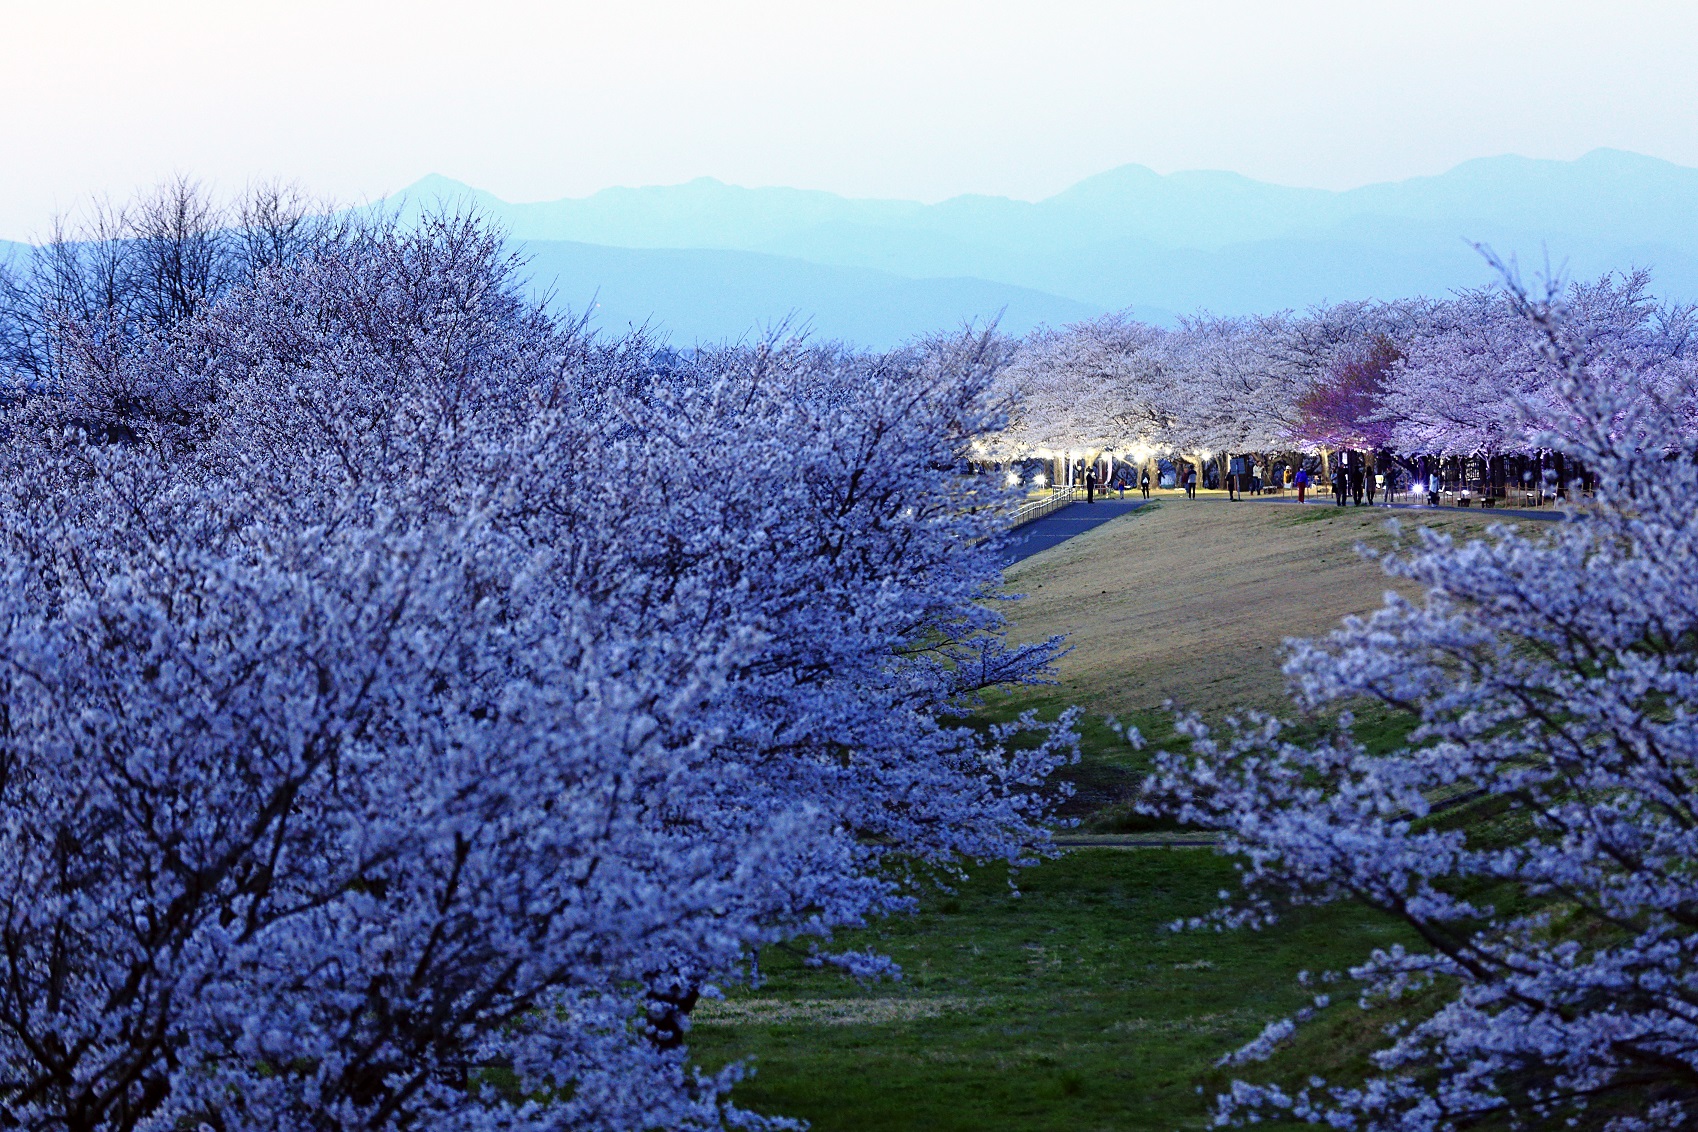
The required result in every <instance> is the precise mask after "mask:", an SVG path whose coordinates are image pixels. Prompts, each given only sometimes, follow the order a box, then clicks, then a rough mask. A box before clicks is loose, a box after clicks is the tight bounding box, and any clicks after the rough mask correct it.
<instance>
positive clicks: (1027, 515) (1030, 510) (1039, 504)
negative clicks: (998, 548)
mask: <svg viewBox="0 0 1698 1132" xmlns="http://www.w3.org/2000/svg"><path fill="white" fill-rule="evenodd" d="M1078 495H1079V489H1078V488H1076V487H1056V488H1051V489H1050V493H1049V495H1047V496H1045V497H1044V498H1043V499H1034V500H1032V501H1031V502H1029V503H1022V504H1021V505H1020V506H1019V507H1018V508H1016V509H1015V511H1014V521H1013V522H1012V523H1010V524H1008V525H1009V526H1010V527H1018V526H1020V525H1021V524H1023V523H1030V522H1031V521H1032V520H1033V519H1041V518H1043V517H1044V516H1045V515H1048V514H1050V513H1051V512H1055V511H1059V510H1061V509H1062V508H1063V507H1065V506H1067V505H1068V504H1069V503H1072V502H1073V501H1074V500H1075V499H1077V498H1078Z"/></svg>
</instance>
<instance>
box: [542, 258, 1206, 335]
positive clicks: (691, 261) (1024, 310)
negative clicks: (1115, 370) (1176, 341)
mask: <svg viewBox="0 0 1698 1132" xmlns="http://www.w3.org/2000/svg"><path fill="white" fill-rule="evenodd" d="M516 250H517V251H518V253H519V254H520V255H522V256H523V257H524V258H525V260H526V265H527V270H528V271H529V273H530V276H531V280H532V283H533V285H534V286H535V287H536V288H537V289H538V290H540V291H545V292H547V293H549V294H550V295H551V297H552V299H553V301H554V304H555V305H556V306H557V307H559V308H561V309H564V310H570V311H574V312H589V313H590V314H591V316H592V322H593V324H594V325H596V326H598V327H600V328H602V329H605V330H608V331H613V332H617V331H620V330H623V329H625V328H626V327H627V326H640V325H644V324H647V325H649V326H650V327H652V328H653V329H655V330H658V331H661V332H663V333H665V334H666V335H667V336H668V337H669V338H670V339H671V340H672V341H673V342H674V343H676V344H679V345H688V344H691V343H696V342H717V341H724V340H736V339H739V338H743V337H745V336H748V335H751V334H758V333H760V332H761V331H762V330H763V329H764V328H766V327H769V326H773V325H776V324H778V323H780V322H783V321H785V320H789V321H790V322H791V324H792V325H793V326H794V327H797V328H800V327H803V326H806V327H807V328H808V329H809V330H810V331H811V332H812V334H813V335H814V336H815V337H817V338H824V339H837V340H843V341H848V342H855V343H859V344H861V345H865V346H873V347H884V346H893V345H896V344H897V343H899V342H902V341H905V340H907V339H909V338H913V337H916V336H919V335H923V334H927V333H931V332H933V331H938V330H950V329H954V328H956V327H958V326H960V325H962V324H963V323H965V322H980V323H982V322H984V321H985V320H987V319H991V318H1000V320H1001V321H1000V325H1001V326H1002V327H1003V328H1004V329H1006V330H1008V331H1010V332H1011V333H1016V334H1022V333H1025V332H1026V331H1027V330H1030V329H1032V328H1033V327H1034V326H1037V325H1039V324H1046V323H1047V324H1049V325H1052V326H1059V325H1062V324H1064V323H1068V322H1076V321H1078V320H1079V319H1082V318H1088V317H1090V316H1091V315H1093V314H1095V313H1098V312H1097V309H1096V308H1095V307H1092V306H1090V305H1088V304H1086V303H1080V302H1075V301H1073V300H1071V299H1063V298H1059V297H1057V296H1055V295H1048V294H1044V293H1042V292H1040V291H1034V290H1030V289H1027V288H1022V287H1013V286H1009V285H1008V284H1005V283H992V282H987V281H986V280H983V279H908V278H904V277H902V276H899V275H893V274H890V273H889V272H884V271H875V270H873V269H870V268H865V267H834V266H828V265H824V264H816V263H808V262H805V261H803V260H799V259H791V258H788V257H785V256H775V255H765V254H762V253H760V252H747V251H732V250H719V249H711V248H619V247H610V246H607V245H604V244H586V243H579V242H575V241H567V240H524V241H520V242H518V243H517V244H516ZM1155 317H1158V318H1159V317H1168V318H1171V317H1172V316H1171V315H1170V314H1168V313H1167V312H1155Z"/></svg>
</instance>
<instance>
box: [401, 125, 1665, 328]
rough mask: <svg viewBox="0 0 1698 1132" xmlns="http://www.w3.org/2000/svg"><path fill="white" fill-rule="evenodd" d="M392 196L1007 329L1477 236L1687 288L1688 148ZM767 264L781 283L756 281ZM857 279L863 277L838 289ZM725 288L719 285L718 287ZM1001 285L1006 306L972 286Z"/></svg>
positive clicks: (1328, 280) (755, 302)
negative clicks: (999, 188)
mask: <svg viewBox="0 0 1698 1132" xmlns="http://www.w3.org/2000/svg"><path fill="white" fill-rule="evenodd" d="M394 199H397V200H399V201H400V202H401V207H402V209H403V210H415V209H419V208H424V207H430V206H433V205H434V204H436V203H439V202H456V203H459V202H467V203H472V204H475V205H476V206H477V207H478V208H479V209H480V210H482V211H483V212H484V213H486V214H487V215H489V216H491V217H492V218H494V219H497V220H499V221H500V222H501V223H503V224H504V225H506V226H507V227H508V228H509V230H510V231H511V232H512V234H513V236H514V237H515V238H516V239H519V240H522V241H526V242H527V243H532V244H534V245H536V246H541V244H542V243H543V242H554V241H570V242H572V243H574V244H577V245H599V246H603V247H609V248H625V249H646V250H656V249H675V250H681V251H707V250H712V251H716V252H742V253H753V254H758V255H763V256H770V257H780V258H782V259H785V260H788V261H792V263H793V264H808V265H813V266H814V267H815V268H836V269H854V270H871V271H876V272H882V273H885V275H886V276H887V277H890V278H889V279H888V280H887V284H886V286H887V287H888V288H892V289H893V290H889V291H888V292H887V294H886V300H875V299H873V295H874V294H875V292H878V290H879V289H878V287H876V286H874V285H873V283H872V281H871V279H872V277H868V276H858V277H856V278H857V279H858V282H857V283H855V284H850V283H849V282H848V281H847V279H845V280H843V281H840V282H839V283H838V284H834V285H833V286H831V287H827V288H826V291H829V292H830V293H831V294H833V295H835V296H837V297H838V298H841V299H843V300H844V301H846V302H851V303H852V304H853V303H855V302H867V301H874V302H875V303H876V302H878V301H887V303H900V301H901V300H898V299H897V298H896V295H897V293H898V292H901V293H905V294H906V295H907V296H908V298H909V300H910V301H912V300H913V299H914V297H915V296H917V295H919V294H922V293H923V294H927V295H932V294H935V295H937V296H938V298H937V299H936V301H933V300H931V299H927V300H926V301H924V302H922V303H920V307H922V308H924V309H925V310H926V312H927V316H928V317H929V315H930V313H931V312H933V311H934V310H937V309H946V308H947V307H948V304H949V302H951V301H961V302H966V303H967V304H968V305H967V306H964V307H962V308H961V309H960V311H959V313H960V316H961V318H973V317H984V316H986V315H990V314H994V313H995V311H996V309H1005V310H1006V311H1007V312H1008V317H1009V328H1010V329H1016V330H1018V329H1024V328H1025V327H1026V326H1028V325H1030V324H1033V323H1034V322H1038V321H1048V320H1049V319H1051V318H1052V317H1055V316H1056V315H1058V314H1059V313H1060V312H1061V311H1064V310H1073V311H1082V312H1089V311H1103V310H1109V309H1119V308H1123V307H1131V308H1132V309H1133V310H1134V312H1135V313H1139V314H1142V315H1143V316H1144V317H1148V318H1150V319H1151V320H1152V321H1158V322H1160V321H1171V320H1172V319H1173V317H1174V316H1173V314H1172V313H1171V312H1175V311H1179V312H1185V311H1193V310H1199V309H1207V310H1210V311H1213V312H1215V313H1219V314H1247V313H1254V312H1262V311H1270V310H1277V309H1282V308H1289V307H1304V306H1307V305H1310V304H1312V303H1317V302H1323V301H1339V300H1345V299H1365V298H1380V299H1391V298H1399V297H1404V296H1409V295H1414V294H1421V293H1427V294H1434V293H1445V292H1448V291H1451V290H1454V289H1457V288H1461V287H1469V286H1477V285H1480V284H1483V283H1488V282H1490V281H1491V279H1492V273H1491V271H1490V270H1489V268H1488V267H1487V266H1486V265H1485V263H1484V262H1483V261H1482V260H1481V258H1480V256H1479V254H1478V253H1477V252H1476V251H1475V250H1474V248H1473V247H1472V246H1471V245H1472V243H1474V242H1478V243H1484V244H1487V245H1489V246H1491V247H1492V248H1493V249H1494V250H1495V251H1497V252H1498V253H1499V254H1500V255H1503V256H1505V257H1506V258H1507V257H1509V256H1515V257H1517V258H1518V260H1519V262H1520V263H1521V264H1522V265H1523V267H1524V268H1526V269H1527V270H1528V272H1529V274H1531V273H1532V272H1533V271H1536V270H1542V269H1543V268H1544V266H1545V263H1546V257H1547V255H1548V256H1549V259H1550V263H1551V265H1552V266H1553V267H1554V268H1556V269H1558V270H1563V271H1565V272H1566V273H1567V275H1568V276H1570V277H1591V276H1596V275H1599V274H1602V273H1603V272H1606V271H1611V270H1622V269H1626V268H1629V267H1634V266H1646V267H1650V268H1651V269H1652V270H1653V272H1654V276H1655V279H1656V283H1657V288H1658V290H1659V292H1660V293H1662V294H1664V295H1666V296H1668V297H1671V298H1680V299H1690V298H1698V169H1690V168H1686V167H1684V166H1679V165H1674V164H1672V163H1670V162H1666V161H1661V160H1658V159H1656V158H1650V157H1643V156H1640V155H1638V154H1632V153H1626V152H1623V151H1620V150H1610V149H1599V150H1594V151H1592V152H1591V153H1588V154H1586V155H1585V156H1583V157H1581V158H1578V159H1576V160H1574V161H1549V160H1536V159H1531V158H1523V157H1514V156H1506V157H1492V158H1482V159H1479V160H1475V161H1468V162H1464V163H1463V164H1461V165H1458V166H1456V167H1455V168H1454V169H1451V170H1450V171H1448V172H1446V173H1442V174H1438V175H1435V176H1426V177H1414V178H1410V179H1408V180H1404V181H1397V182H1388V183H1384V184H1374V185H1367V186H1363V187H1361V188H1357V189H1349V190H1344V191H1332V190H1325V189H1305V188H1291V187H1287V186H1281V185H1270V184H1265V183H1263V182H1259V181H1255V180H1252V179H1250V178H1248V177H1243V176H1240V175H1238V174H1235V173H1224V172H1212V171H1200V172H1181V173H1172V174H1165V175H1164V174H1159V173H1156V172H1154V171H1153V170H1150V169H1147V168H1145V167H1143V166H1139V165H1127V166H1122V167H1121V168H1118V169H1112V170H1109V171H1108V172H1106V173H1101V174H1098V175H1097V176H1094V177H1089V178H1087V179H1085V180H1083V181H1081V182H1079V183H1078V184H1076V185H1074V186H1072V187H1071V188H1068V189H1066V190H1065V191H1063V192H1061V193H1058V194H1056V195H1055V196H1052V197H1049V198H1047V199H1045V200H1041V201H1036V202H1030V201H1017V200H1010V199H1008V198H1004V197H991V196H960V197H954V198H951V199H949V200H946V201H942V202H939V203H937V204H923V203H920V202H918V201H905V200H863V199H854V198H848V197H842V196H838V195H836V194H833V193H828V192H821V191H817V190H804V189H789V188H742V187H739V186H736V185H728V184H725V183H723V182H720V181H716V180H713V179H712V178H705V177H704V178H698V179H697V180H694V181H690V182H687V183H685V184H682V185H668V186H652V187H646V188H615V189H606V190H603V191H602V192H599V193H596V194H594V195H592V196H589V197H583V198H571V199H565V200H557V201H549V202H542V203H532V204H513V203H509V202H507V201H503V200H500V199H499V198H497V197H495V196H493V195H491V194H489V193H487V192H482V191H480V190H477V189H474V188H472V187H470V186H467V185H464V184H461V183H459V182H456V181H451V180H449V179H447V178H444V177H437V176H432V177H427V178H425V179H424V180H422V181H420V182H418V183H417V184H415V185H412V186H410V187H409V188H408V189H406V190H404V191H403V192H402V193H400V194H397V197H396V198H394ZM592 260H594V257H591V256H588V255H587V254H586V253H583V252H581V251H580V252H578V253H575V254H574V256H569V257H567V260H566V261H562V263H563V265H564V264H565V263H566V262H567V261H570V263H571V264H572V265H573V267H572V270H571V271H569V272H568V274H566V275H563V276H561V277H559V279H558V280H556V282H557V284H559V285H560V286H558V288H557V289H559V290H560V291H561V292H562V293H563V294H582V293H584V292H585V291H586V289H589V290H593V289H594V287H593V280H592V279H591V278H590V277H589V276H585V275H580V274H575V272H576V271H578V270H587V269H589V267H590V265H591V262H592ZM551 262H552V261H551ZM626 262H627V264H628V265H629V264H634V263H635V261H631V260H627V261H626ZM713 262H714V263H716V264H718V266H717V267H710V266H708V261H705V260H698V259H694V258H692V257H689V256H677V257H673V258H672V260H671V261H670V270H672V271H673V272H675V273H681V274H679V275H678V278H679V279H683V278H691V279H696V280H697V282H696V283H695V284H692V285H690V286H682V287H681V288H680V287H675V288H673V291H674V292H675V294H673V295H672V298H674V299H677V298H681V297H682V295H683V293H684V292H688V291H691V289H692V287H693V288H694V290H695V291H696V292H697V293H708V292H712V291H713V290H714V288H715V286H716V284H715V282H714V279H715V274H714V273H715V272H716V271H719V270H720V269H721V268H723V267H724V266H725V264H727V263H729V262H732V261H728V260H725V259H723V258H722V259H719V260H715V261H713ZM740 262H742V261H740ZM651 266H652V264H651ZM745 266H748V263H747V262H745ZM633 270H634V268H633ZM645 270H646V269H645ZM799 272H800V273H802V274H806V275H808V277H809V278H812V279H814V280H815V281H816V283H818V284H819V285H821V286H823V282H822V281H823V279H824V278H825V276H823V275H820V274H819V273H818V272H817V271H814V272H802V269H801V268H800V267H799V266H794V267H791V268H788V269H786V270H784V271H779V270H778V269H777V267H776V265H774V264H772V263H770V262H768V263H767V268H766V269H765V270H762V271H753V272H752V273H751V272H744V273H743V274H742V275H740V276H738V279H737V281H735V282H730V281H727V282H726V284H725V285H726V286H729V287H732V288H738V287H742V288H751V287H752V288H755V289H754V290H745V291H744V292H743V293H742V296H741V298H742V300H743V301H742V305H741V307H740V308H739V309H743V310H749V311H754V310H761V311H767V312H770V314H771V315H772V316H780V315H783V314H786V313H802V314H812V315H816V316H822V317H823V316H825V312H824V311H813V310H808V309H806V305H807V302H809V301H812V300H813V298H815V297H816V296H815V294H814V293H813V292H809V293H806V294H804V293H803V292H787V291H786V290H785V287H786V284H783V283H781V282H780V281H779V280H780V277H783V276H786V275H790V276H795V275H797V273H799ZM638 275H642V272H640V271H638V272H636V274H635V275H631V274H627V276H625V277H624V278H625V282H626V283H629V284H631V285H633V286H638V285H639V284H638V281H637V276H638ZM899 279H905V280H910V281H917V282H922V283H924V284H925V285H924V286H921V287H915V286H913V285H910V284H899V283H897V282H896V280H899ZM945 280H947V281H949V282H948V283H947V285H941V284H939V282H938V281H945ZM968 281H975V282H974V283H973V285H971V286H969V285H968ZM769 283H770V284H771V285H772V286H773V287H774V288H776V290H773V291H770V292H768V291H766V290H765V287H766V286H767V284H769ZM647 285H648V284H641V285H640V286H647ZM869 288H871V289H870V290H869ZM997 288H1003V289H1004V290H998V289H997ZM816 290H817V288H816ZM825 293H826V292H825V291H822V292H819V293H818V296H817V297H821V298H823V297H824V295H825ZM656 294H657V296H658V292H656ZM851 294H858V295H861V296H862V298H860V299H854V300H851V299H850V295H851ZM945 295H948V296H953V298H944V297H943V296H945ZM969 295H971V296H972V298H971V301H969V298H968V297H969ZM608 296H609V297H610V298H617V301H618V304H619V305H620V306H621V309H627V310H636V309H640V308H642V307H644V305H645V302H646V300H645V299H644V297H643V295H642V294H641V293H639V291H634V290H629V289H627V288H626V286H625V283H622V284H620V285H619V286H618V287H615V288H613V289H612V290H610V291H609V292H608ZM718 298H719V300H721V301H720V305H721V306H725V305H726V303H725V302H724V301H723V300H725V299H727V298H728V296H726V295H720V296H719V297H718ZM791 298H794V299H795V301H790V299H791ZM1003 299H1005V300H1006V303H1005V304H1004V306H1003V307H1002V308H987V307H985V306H984V304H985V303H989V302H993V301H1000V300H1003ZM974 304H977V305H974ZM730 306H737V303H735V302H733V303H730ZM652 313H654V314H655V315H657V316H658V317H659V318H660V320H661V321H662V322H666V321H668V320H669V319H671V320H674V321H678V322H680V323H686V322H687V323H690V324H692V325H703V326H705V325H707V324H704V323H702V322H701V320H699V319H696V318H694V316H691V315H688V314H686V313H685V312H683V311H681V310H677V309H673V310H664V309H662V308H661V307H659V306H656V307H654V309H653V312H652ZM726 313H727V315H728V316H729V314H730V312H729V310H727V312H726ZM919 317H920V310H919V309H918V308H916V310H915V319H913V320H910V321H909V322H908V323H904V322H903V320H902V319H901V318H895V319H892V318H888V317H886V318H883V319H882V320H881V321H880V326H881V328H882V329H881V331H880V333H879V334H878V335H874V334H872V333H871V330H872V328H871V326H869V327H868V328H867V332H866V333H862V334H860V335H859V336H860V337H861V338H862V339H863V340H866V341H868V342H869V343H874V344H882V342H883V341H884V338H883V337H882V335H883V334H886V333H890V332H894V330H895V329H896V328H897V327H898V326H899V325H913V326H918V325H919V323H918V321H917V320H918V319H919ZM830 321H831V322H832V323H833V324H834V325H837V326H839V327H840V328H841V329H842V331H843V332H844V333H845V335H846V336H849V337H856V336H857V334H856V327H857V325H858V316H857V315H856V314H855V313H854V311H853V310H850V309H847V308H845V309H844V310H840V311H837V312H833V314H832V315H831V316H830ZM712 325H714V326H718V324H717V323H713V324H712ZM724 329H725V333H726V334H735V333H736V332H737V331H735V330H732V329H731V328H729V327H726V328H724ZM741 329H743V330H746V329H747V327H743V328H741Z"/></svg>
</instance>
